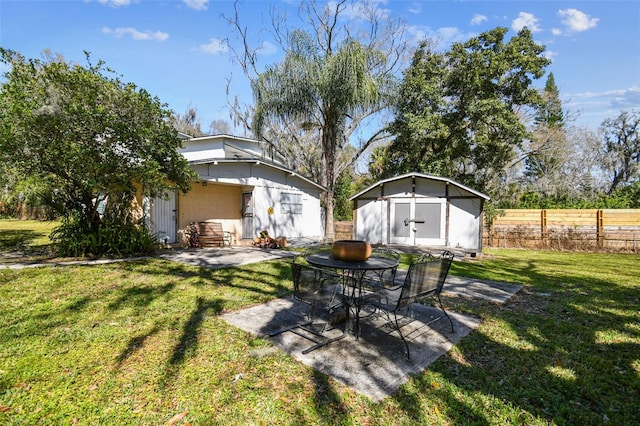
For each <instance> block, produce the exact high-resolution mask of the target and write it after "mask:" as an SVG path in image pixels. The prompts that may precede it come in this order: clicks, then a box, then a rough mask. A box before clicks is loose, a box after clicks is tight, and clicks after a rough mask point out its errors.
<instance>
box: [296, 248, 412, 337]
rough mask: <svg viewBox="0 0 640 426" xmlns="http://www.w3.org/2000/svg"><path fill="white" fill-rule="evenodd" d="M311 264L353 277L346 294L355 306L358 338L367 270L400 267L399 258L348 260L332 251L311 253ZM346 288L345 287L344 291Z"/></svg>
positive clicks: (375, 270)
mask: <svg viewBox="0 0 640 426" xmlns="http://www.w3.org/2000/svg"><path fill="white" fill-rule="evenodd" d="M306 259H307V262H309V264H311V265H313V266H316V267H320V268H330V269H335V270H339V271H342V273H343V274H345V275H348V276H350V277H352V278H353V280H350V282H353V283H354V286H353V288H352V289H351V294H350V295H346V296H347V298H348V299H349V300H350V301H351V305H352V306H353V307H354V308H355V325H354V328H353V332H354V334H355V336H356V338H358V337H359V334H360V310H361V308H362V304H363V303H362V296H363V291H362V283H363V281H364V277H365V274H366V273H367V272H376V273H381V272H384V271H386V270H388V269H393V268H397V267H398V264H399V262H398V260H396V259H391V258H388V257H381V256H371V257H369V259H367V260H364V261H361V262H347V261H344V260H339V259H336V258H334V257H333V255H332V254H331V253H317V254H310V255H308V256H307V257H306ZM345 290H346V289H345V288H343V292H344V291H345Z"/></svg>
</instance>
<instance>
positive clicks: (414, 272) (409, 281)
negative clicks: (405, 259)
mask: <svg viewBox="0 0 640 426" xmlns="http://www.w3.org/2000/svg"><path fill="white" fill-rule="evenodd" d="M451 262H453V253H451V252H450V251H448V250H445V251H444V252H443V253H442V254H441V255H440V256H438V257H435V256H433V255H431V254H426V255H422V256H420V257H419V258H418V259H416V260H414V261H413V262H411V265H409V271H408V272H407V277H406V278H405V281H404V284H403V286H402V292H401V294H400V298H399V299H398V307H403V306H407V305H410V304H412V303H414V302H416V301H418V300H419V299H422V298H424V297H428V296H437V295H439V294H440V292H441V291H442V287H443V286H444V282H445V280H446V279H447V274H448V273H449V268H450V267H451Z"/></svg>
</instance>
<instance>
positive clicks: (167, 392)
mask: <svg viewBox="0 0 640 426" xmlns="http://www.w3.org/2000/svg"><path fill="white" fill-rule="evenodd" d="M2 235H3V234H2V233H1V232H0V239H1V238H2ZM0 244H3V243H0ZM485 254H486V255H485V256H484V257H483V258H482V259H481V260H476V261H473V262H457V261H456V262H455V263H454V265H453V267H452V274H455V275H462V276H470V277H479V278H486V279H495V280H503V281H509V282H515V283H520V284H522V285H523V286H524V288H523V290H522V291H521V292H520V293H519V294H518V295H516V296H515V297H514V298H513V299H511V300H510V301H509V302H507V303H506V304H504V305H495V304H492V303H489V302H482V301H479V300H466V299H462V298H453V297H449V298H444V303H445V306H446V307H447V308H448V309H449V310H452V311H456V312H461V313H467V314H473V315H476V316H478V317H480V318H481V319H482V323H481V325H480V326H479V327H478V328H477V329H476V330H474V331H473V332H472V333H471V334H470V335H469V336H468V337H466V338H465V339H463V340H462V341H461V342H460V343H459V344H457V345H456V346H455V347H454V348H453V349H452V350H451V351H450V352H449V353H448V354H447V355H446V356H443V357H442V358H440V359H439V360H438V361H436V362H435V363H434V364H432V365H431V366H430V367H429V368H428V370H426V371H424V372H423V373H422V374H419V375H417V376H415V377H412V378H411V379H410V380H409V382H408V383H407V384H405V385H404V386H403V387H402V388H401V389H400V391H399V392H398V393H397V394H396V395H394V396H392V397H389V398H387V399H385V400H383V401H382V402H380V403H374V402H372V401H371V400H369V399H367V398H366V397H364V396H361V395H359V394H356V393H355V392H353V391H351V390H350V389H349V388H347V387H345V386H344V385H342V384H340V383H338V382H336V381H334V380H332V379H331V378H329V377H327V376H324V375H322V374H320V373H317V372H315V371H314V370H312V369H311V368H309V367H307V366H305V365H304V364H301V363H298V362H296V361H295V360H293V359H292V358H291V357H289V356H287V355H286V354H284V353H283V352H280V351H279V350H277V349H275V347H274V346H273V345H272V344H271V343H270V342H269V341H268V340H267V339H259V338H254V337H252V336H251V335H249V334H247V333H245V332H244V331H242V330H240V329H237V328H234V327H233V326H231V325H229V324H227V323H225V322H224V321H222V320H221V319H220V314H221V313H222V312H225V311H232V310H237V309H240V308H243V307H247V306H251V305H254V304H258V303H262V302H265V301H267V300H270V299H272V298H275V297H280V296H283V295H286V294H289V292H290V291H291V280H290V271H289V268H288V264H287V263H286V262H284V261H274V262H266V263H260V264H253V265H247V266H243V267H239V268H228V269H224V270H219V271H211V270H206V269H200V268H197V267H192V266H186V265H182V264H178V263H172V262H169V261H162V260H157V259H150V260H144V261H131V262H122V263H116V264H109V265H101V266H68V267H47V268H35V269H26V270H9V269H0V424H3V425H4V424H73V423H77V424H90V425H95V424H101V425H102V424H114V425H116V424H117V425H122V424H136V425H137V424H151V425H157V424H169V423H171V424H187V423H190V424H193V425H201V424H290V425H298V424H345V425H350V424H362V425H366V424H371V425H409V424H440V425H454V424H455V425H458V424H465V425H466V424H477V425H489V424H495V425H504V424H518V425H520V424H532V425H547V424H558V425H578V424H579V425H598V424H605V423H606V424H611V425H634V424H640V311H639V309H640V278H639V276H640V257H639V256H638V255H630V254H587V253H566V252H541V251H525V250H487V251H486V252H485Z"/></svg>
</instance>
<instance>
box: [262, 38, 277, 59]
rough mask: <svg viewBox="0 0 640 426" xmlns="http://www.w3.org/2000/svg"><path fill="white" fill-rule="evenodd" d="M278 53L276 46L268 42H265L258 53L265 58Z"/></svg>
mask: <svg viewBox="0 0 640 426" xmlns="http://www.w3.org/2000/svg"><path fill="white" fill-rule="evenodd" d="M277 51H278V48H277V47H276V46H275V45H274V44H272V43H269V42H268V41H263V42H262V45H261V46H260V47H259V48H258V53H259V54H260V55H264V56H270V55H273V54H274V53H276V52H277Z"/></svg>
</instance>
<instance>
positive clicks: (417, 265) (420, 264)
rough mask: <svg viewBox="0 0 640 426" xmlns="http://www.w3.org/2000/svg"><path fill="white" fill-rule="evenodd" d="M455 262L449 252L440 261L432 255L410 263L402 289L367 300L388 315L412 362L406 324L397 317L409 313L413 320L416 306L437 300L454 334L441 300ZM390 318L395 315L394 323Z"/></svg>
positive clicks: (384, 291)
mask: <svg viewBox="0 0 640 426" xmlns="http://www.w3.org/2000/svg"><path fill="white" fill-rule="evenodd" d="M452 262H453V253H451V252H450V251H448V250H447V251H444V252H443V253H442V254H441V255H440V256H438V257H435V256H433V255H431V254H426V255H423V256H420V257H419V258H417V259H414V261H413V262H411V265H410V266H409V270H408V272H407V276H406V278H405V280H404V282H403V283H402V285H399V286H395V287H389V288H383V289H380V290H378V291H375V292H373V293H371V294H370V295H368V296H367V297H366V301H367V302H368V303H370V304H372V305H373V306H375V307H376V308H377V309H379V310H380V311H382V312H383V313H385V314H386V315H387V318H388V320H389V324H391V326H393V327H394V329H396V330H397V331H398V333H399V334H400V338H401V339H402V341H403V342H404V345H405V347H406V348H407V359H410V353H409V344H408V343H407V341H406V339H405V337H404V335H403V334H402V331H401V328H402V327H403V326H405V325H407V324H403V325H400V323H399V322H398V315H399V313H401V312H406V314H405V316H407V317H409V318H410V317H411V316H412V305H413V303H415V302H420V301H422V300H424V299H426V298H429V297H435V298H437V299H438V304H439V305H440V309H442V312H444V314H445V316H446V317H447V319H448V320H449V323H450V324H451V332H454V328H453V321H451V318H450V317H449V314H447V311H446V310H445V309H444V306H443V305H442V300H441V299H440V292H441V291H442V287H443V286H444V282H445V280H446V278H447V274H448V273H449V268H450V267H451V263H452ZM391 314H393V320H392V319H391Z"/></svg>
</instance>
